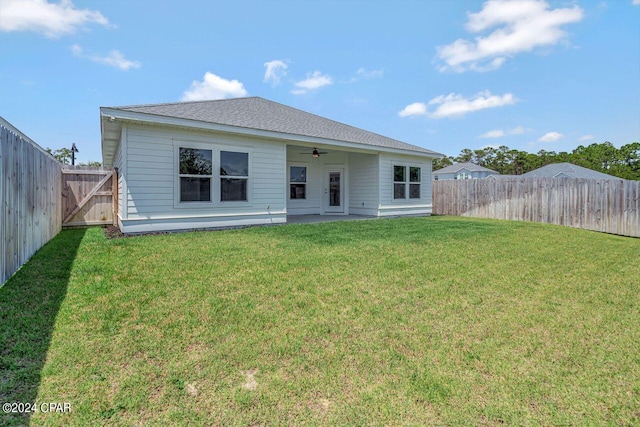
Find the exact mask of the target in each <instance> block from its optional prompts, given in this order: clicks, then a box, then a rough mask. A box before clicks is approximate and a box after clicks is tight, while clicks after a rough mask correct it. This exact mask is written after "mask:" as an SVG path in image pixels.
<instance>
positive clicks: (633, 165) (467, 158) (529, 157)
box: [433, 141, 640, 180]
mask: <svg viewBox="0 0 640 427" xmlns="http://www.w3.org/2000/svg"><path fill="white" fill-rule="evenodd" d="M466 162H470V163H474V164H476V165H480V166H484V167H485V168H489V169H492V170H494V171H496V172H500V173H501V174H503V175H522V174H523V173H526V172H529V171H532V170H534V169H538V168H540V167H542V166H546V165H548V164H551V163H564V162H567V163H573V164H574V165H578V166H582V167H585V168H589V169H592V170H595V171H598V172H602V173H606V174H609V175H613V176H617V177H618V178H623V179H634V180H640V142H633V143H631V144H627V145H623V146H622V147H620V148H616V147H615V146H614V145H613V144H612V143H610V142H608V141H607V142H603V143H601V144H598V143H593V144H591V145H588V146H584V145H580V146H579V147H578V148H576V149H575V150H573V151H572V152H571V153H567V152H565V151H561V152H559V153H556V152H555V151H546V150H540V151H538V152H537V153H535V154H534V153H528V152H526V151H519V150H513V149H511V148H509V147H507V146H505V145H502V146H500V147H498V148H493V147H487V148H481V149H478V150H470V149H468V148H465V149H464V150H462V151H461V152H460V155H459V156H457V157H453V156H445V157H444V158H442V159H436V160H434V161H433V170H438V169H442V168H443V167H445V166H449V165H452V164H454V163H466Z"/></svg>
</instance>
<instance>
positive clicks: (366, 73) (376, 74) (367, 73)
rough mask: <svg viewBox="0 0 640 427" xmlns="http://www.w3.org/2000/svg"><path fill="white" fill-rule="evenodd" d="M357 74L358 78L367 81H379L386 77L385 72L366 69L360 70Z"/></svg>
mask: <svg viewBox="0 0 640 427" xmlns="http://www.w3.org/2000/svg"><path fill="white" fill-rule="evenodd" d="M356 74H357V75H358V77H360V78H363V79H367V80H370V79H378V78H380V77H382V76H383V75H384V70H367V69H365V68H359V69H358V71H356Z"/></svg>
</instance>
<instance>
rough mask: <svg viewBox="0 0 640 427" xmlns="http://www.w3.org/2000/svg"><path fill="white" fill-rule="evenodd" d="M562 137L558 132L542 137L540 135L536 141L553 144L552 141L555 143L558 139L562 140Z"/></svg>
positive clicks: (548, 133)
mask: <svg viewBox="0 0 640 427" xmlns="http://www.w3.org/2000/svg"><path fill="white" fill-rule="evenodd" d="M563 136H564V135H563V134H561V133H560V132H547V133H545V134H544V135H542V136H541V137H540V138H539V139H538V141H540V142H553V141H557V140H559V139H560V138H562V137H563Z"/></svg>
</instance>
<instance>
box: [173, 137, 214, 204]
mask: <svg viewBox="0 0 640 427" xmlns="http://www.w3.org/2000/svg"><path fill="white" fill-rule="evenodd" d="M179 152H180V154H179V159H178V176H179V179H180V201H181V202H210V201H211V178H212V177H213V175H212V172H213V163H212V158H213V154H212V150H203V149H198V148H187V147H180V150H179Z"/></svg>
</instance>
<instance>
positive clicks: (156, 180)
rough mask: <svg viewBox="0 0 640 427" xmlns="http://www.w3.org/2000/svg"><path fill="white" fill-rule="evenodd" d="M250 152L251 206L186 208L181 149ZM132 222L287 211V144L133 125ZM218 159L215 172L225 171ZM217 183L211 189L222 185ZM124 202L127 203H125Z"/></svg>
mask: <svg viewBox="0 0 640 427" xmlns="http://www.w3.org/2000/svg"><path fill="white" fill-rule="evenodd" d="M183 145H184V146H189V145H195V146H198V147H201V148H206V149H212V150H217V151H214V153H218V152H219V151H220V150H230V151H234V150H235V151H246V152H248V153H249V167H250V172H249V183H248V195H249V201H248V202H235V203H221V202H219V200H213V201H212V203H210V204H209V205H207V206H203V205H202V204H200V205H199V206H194V205H193V204H191V205H190V204H188V203H180V202H179V195H178V194H177V191H179V189H178V184H177V183H178V178H177V171H178V167H177V150H178V148H179V147H180V146H183ZM126 151H127V173H126V180H127V194H126V209H127V219H128V220H130V221H131V220H149V219H171V218H193V217H198V218H204V217H221V216H236V215H240V216H241V215H243V214H253V215H255V214H259V213H266V212H267V210H269V211H276V212H277V211H284V209H285V206H284V198H283V191H284V188H283V186H284V179H285V178H284V171H285V159H284V149H283V144H282V143H280V142H272V141H267V140H255V139H250V138H248V137H237V136H229V135H223V134H219V133H214V132H199V131H187V130H181V129H177V128H169V127H160V126H148V125H129V126H128V127H127V132H126ZM219 166H220V165H219V158H216V154H214V159H213V167H214V168H219ZM219 185H220V181H219V179H216V178H212V181H211V186H212V188H213V187H214V186H219ZM123 199H124V198H123Z"/></svg>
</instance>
